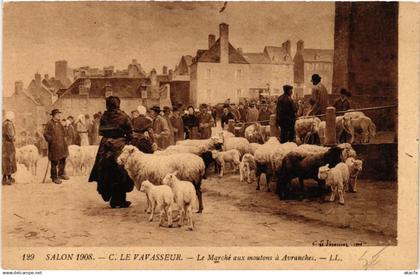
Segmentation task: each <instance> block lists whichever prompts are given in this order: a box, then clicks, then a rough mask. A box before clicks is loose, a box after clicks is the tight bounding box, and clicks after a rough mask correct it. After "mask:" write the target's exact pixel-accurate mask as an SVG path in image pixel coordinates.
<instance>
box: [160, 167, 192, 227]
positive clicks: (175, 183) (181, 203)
mask: <svg viewBox="0 0 420 275" xmlns="http://www.w3.org/2000/svg"><path fill="white" fill-rule="evenodd" d="M176 175H177V172H174V173H170V174H167V175H166V176H165V178H164V179H163V181H162V182H163V184H166V185H167V186H169V187H170V188H171V189H172V192H173V194H174V199H175V203H176V204H177V205H178V207H179V209H180V210H179V211H180V217H179V226H182V224H183V223H184V220H185V217H187V220H188V229H189V230H193V229H194V225H193V224H194V222H193V215H194V214H193V207H194V206H195V204H196V202H197V196H196V193H195V189H194V185H193V184H192V183H191V182H190V181H184V180H179V179H178V178H177V177H176Z"/></svg>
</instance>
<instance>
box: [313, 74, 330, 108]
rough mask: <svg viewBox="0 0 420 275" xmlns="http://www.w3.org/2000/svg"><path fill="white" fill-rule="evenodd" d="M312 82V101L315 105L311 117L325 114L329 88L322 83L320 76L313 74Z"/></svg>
mask: <svg viewBox="0 0 420 275" xmlns="http://www.w3.org/2000/svg"><path fill="white" fill-rule="evenodd" d="M311 82H312V84H313V85H314V86H313V88H312V96H311V97H312V99H313V100H314V105H313V106H312V110H311V112H310V114H309V115H320V114H324V113H325V111H326V108H327V105H328V92H327V88H325V86H324V85H323V84H322V83H321V77H320V76H319V75H318V74H313V75H312V78H311Z"/></svg>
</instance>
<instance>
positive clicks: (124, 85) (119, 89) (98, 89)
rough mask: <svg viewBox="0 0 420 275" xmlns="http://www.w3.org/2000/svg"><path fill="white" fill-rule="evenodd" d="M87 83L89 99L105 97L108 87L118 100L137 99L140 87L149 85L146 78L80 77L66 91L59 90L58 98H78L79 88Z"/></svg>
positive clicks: (139, 94)
mask: <svg viewBox="0 0 420 275" xmlns="http://www.w3.org/2000/svg"><path fill="white" fill-rule="evenodd" d="M88 81H90V89H88V91H89V92H88V93H89V97H91V98H98V97H105V87H106V86H110V87H111V88H112V94H113V95H115V96H118V97H120V98H138V97H140V96H141V92H140V87H141V86H144V85H146V86H147V85H150V80H149V79H148V78H132V77H81V78H78V79H76V80H75V81H74V82H73V83H72V84H71V85H70V87H69V88H68V89H66V90H64V91H63V90H60V94H59V96H60V98H61V97H77V96H79V95H80V94H79V86H87V84H86V83H88Z"/></svg>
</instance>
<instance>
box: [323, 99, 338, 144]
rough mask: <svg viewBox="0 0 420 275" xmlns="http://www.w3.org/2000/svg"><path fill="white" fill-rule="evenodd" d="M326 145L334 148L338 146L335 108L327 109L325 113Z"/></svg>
mask: <svg viewBox="0 0 420 275" xmlns="http://www.w3.org/2000/svg"><path fill="white" fill-rule="evenodd" d="M325 124H326V125H325V145H328V146H332V145H336V144H337V140H336V133H335V108H334V107H327V110H326V111H325Z"/></svg>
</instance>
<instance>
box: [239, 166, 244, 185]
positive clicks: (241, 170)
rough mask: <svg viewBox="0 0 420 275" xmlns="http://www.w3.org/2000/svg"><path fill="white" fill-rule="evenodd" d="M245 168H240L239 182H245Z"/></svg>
mask: <svg viewBox="0 0 420 275" xmlns="http://www.w3.org/2000/svg"><path fill="white" fill-rule="evenodd" d="M243 170H244V167H240V168H239V181H240V182H243V181H244V171H243Z"/></svg>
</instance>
